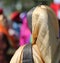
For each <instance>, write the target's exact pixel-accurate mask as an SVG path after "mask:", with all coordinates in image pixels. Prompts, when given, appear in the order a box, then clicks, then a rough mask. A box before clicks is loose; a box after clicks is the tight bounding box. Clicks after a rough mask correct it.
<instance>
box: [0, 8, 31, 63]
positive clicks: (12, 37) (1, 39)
mask: <svg viewBox="0 0 60 63" xmlns="http://www.w3.org/2000/svg"><path fill="white" fill-rule="evenodd" d="M28 43H31V31H30V29H29V26H28V20H27V13H26V12H22V13H20V12H19V11H14V12H12V13H11V15H10V21H8V20H7V17H6V16H5V15H4V12H3V9H0V63H9V61H10V59H11V57H12V55H13V54H14V52H15V50H16V49H17V48H18V47H19V46H22V45H24V44H28ZM7 60H8V61H7Z"/></svg>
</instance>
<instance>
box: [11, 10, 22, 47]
mask: <svg viewBox="0 0 60 63" xmlns="http://www.w3.org/2000/svg"><path fill="white" fill-rule="evenodd" d="M19 15H20V12H18V11H15V12H13V13H12V14H11V21H12V28H11V29H10V35H11V36H13V38H14V42H15V43H14V44H15V45H16V46H17V47H18V46H19V37H20V26H21V24H22V21H21V19H20V17H19ZM11 32H12V33H11Z"/></svg>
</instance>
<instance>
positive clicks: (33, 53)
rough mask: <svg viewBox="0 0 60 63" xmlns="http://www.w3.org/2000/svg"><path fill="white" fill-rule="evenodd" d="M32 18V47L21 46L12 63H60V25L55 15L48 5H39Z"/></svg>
mask: <svg viewBox="0 0 60 63" xmlns="http://www.w3.org/2000/svg"><path fill="white" fill-rule="evenodd" d="M36 1H38V0H36ZM31 16H32V21H31V22H32V47H31V48H29V45H24V46H21V47H20V48H19V49H18V50H17V51H16V52H15V54H14V56H13V57H12V59H11V61H10V63H59V62H60V41H59V38H58V35H59V24H58V20H57V17H56V15H55V13H54V12H53V11H52V10H51V8H49V7H48V6H46V5H38V6H36V7H35V9H34V10H33V11H32V15H31ZM31 49H32V50H31Z"/></svg>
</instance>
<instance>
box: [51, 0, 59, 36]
mask: <svg viewBox="0 0 60 63" xmlns="http://www.w3.org/2000/svg"><path fill="white" fill-rule="evenodd" d="M50 7H51V8H52V9H53V11H54V12H55V14H56V16H57V18H58V21H59V29H60V0H53V3H51V5H50ZM59 37H60V30H59Z"/></svg>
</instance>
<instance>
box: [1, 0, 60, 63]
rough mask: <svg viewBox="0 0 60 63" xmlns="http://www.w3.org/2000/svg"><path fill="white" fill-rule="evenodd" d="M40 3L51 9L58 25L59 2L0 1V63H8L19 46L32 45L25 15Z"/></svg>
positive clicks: (39, 0) (50, 0)
mask: <svg viewBox="0 0 60 63" xmlns="http://www.w3.org/2000/svg"><path fill="white" fill-rule="evenodd" d="M34 1H35V2H34ZM37 1H38V2H37ZM41 2H43V3H44V4H47V5H48V6H49V7H51V8H52V10H53V11H54V12H55V14H56V17H57V19H58V21H59V24H60V0H0V63H9V61H10V59H11V57H12V56H13V54H14V53H15V51H16V50H17V49H18V48H19V47H20V46H22V45H25V44H28V43H32V36H31V29H30V28H29V26H32V25H31V21H30V23H28V22H29V19H28V18H27V13H28V12H29V10H30V9H32V8H33V7H35V6H37V5H38V4H39V3H41ZM43 3H42V4H43ZM59 26H60V25H59Z"/></svg>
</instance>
